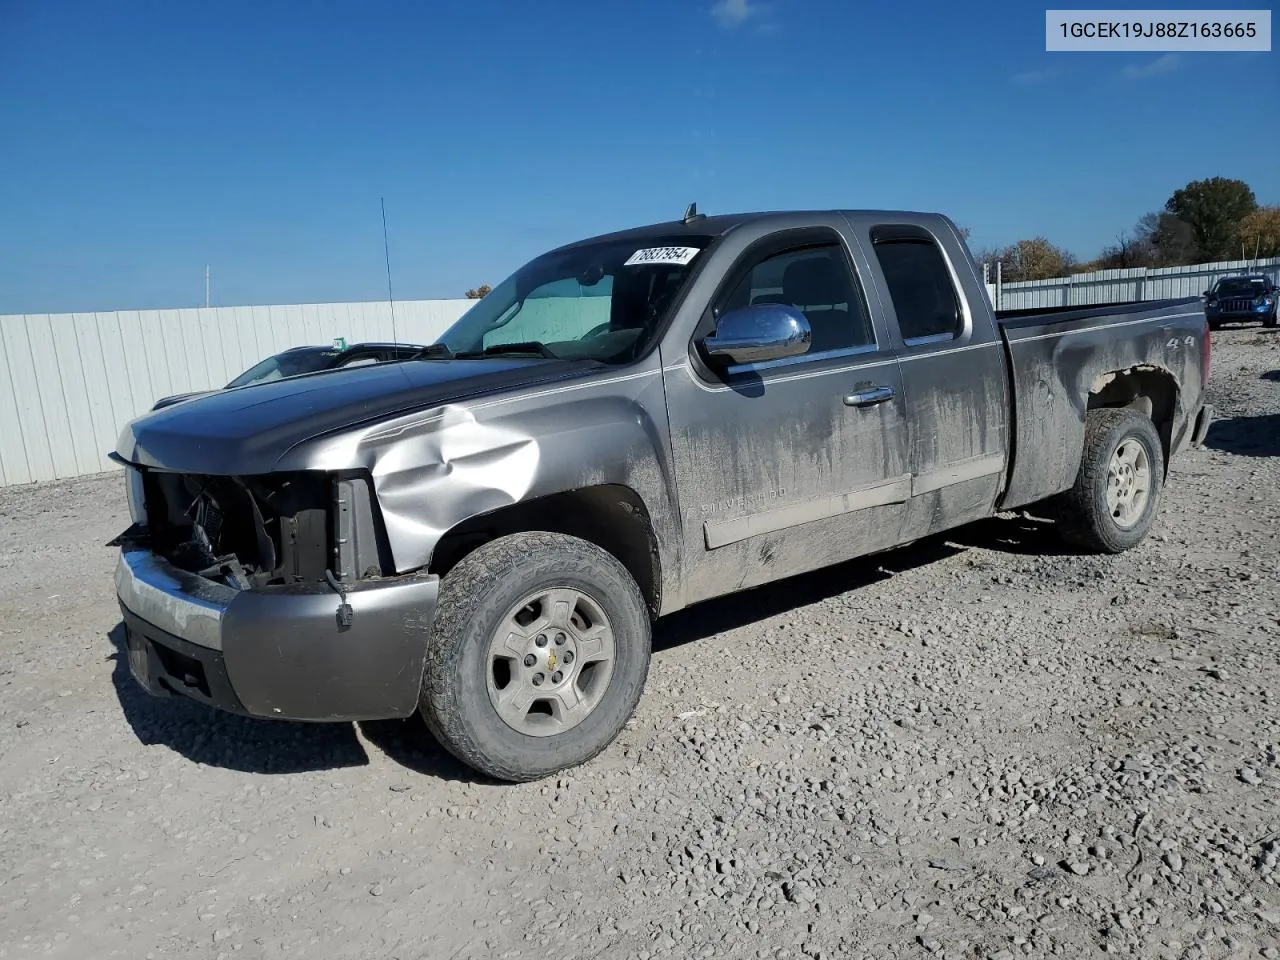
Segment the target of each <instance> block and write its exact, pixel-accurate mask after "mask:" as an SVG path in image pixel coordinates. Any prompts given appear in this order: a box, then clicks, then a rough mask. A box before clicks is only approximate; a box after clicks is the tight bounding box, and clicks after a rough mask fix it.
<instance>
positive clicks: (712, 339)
mask: <svg viewBox="0 0 1280 960" xmlns="http://www.w3.org/2000/svg"><path fill="white" fill-rule="evenodd" d="M812 340H813V332H812V331H811V330H810V329H809V321H808V320H806V319H805V317H804V314H803V313H801V312H800V311H799V310H797V309H796V308H795V307H789V306H787V305H785V304H781V303H761V304H756V305H754V306H750V307H739V308H738V309H737V310H730V311H729V312H728V313H726V314H725V315H724V316H722V317H721V318H720V321H719V323H718V324H717V325H716V330H715V333H713V334H711V335H709V336H707V337H704V338H703V340H702V348H703V350H705V351H706V353H707V359H708V360H710V361H711V362H713V363H717V364H722V365H725V366H729V365H732V364H737V363H759V362H761V361H763V360H781V359H783V358H785V357H797V356H799V355H800V354H802V353H807V352H808V350H809V344H810V343H811V342H812Z"/></svg>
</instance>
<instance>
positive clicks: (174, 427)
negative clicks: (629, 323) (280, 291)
mask: <svg viewBox="0 0 1280 960" xmlns="http://www.w3.org/2000/svg"><path fill="white" fill-rule="evenodd" d="M597 366H598V365H597V364H596V363H593V362H581V361H561V360H541V359H527V358H521V357H493V358H486V359H483V360H409V361H404V362H401V363H380V364H372V365H369V366H363V367H354V368H351V369H347V370H335V371H328V372H322V373H316V374H310V375H307V376H302V377H290V378H288V379H284V380H275V381H272V382H270V383H261V384H254V385H252V386H248V387H239V388H237V389H233V390H223V391H219V392H216V393H211V394H208V395H207V396H203V397H197V398H195V399H192V400H189V401H187V402H185V403H180V404H175V405H174V406H171V407H165V408H163V409H161V410H157V411H154V412H152V413H149V414H147V415H145V416H142V417H139V418H138V419H136V420H133V421H131V422H130V423H129V424H128V425H127V426H126V427H125V428H124V431H123V432H122V433H121V435H120V439H119V441H118V443H117V449H116V452H117V453H118V454H119V456H120V457H122V458H123V459H125V460H127V461H128V462H130V463H136V464H140V465H142V466H148V467H157V468H160V469H164V470H173V471H177V472H181V473H204V474H213V475H229V474H253V473H267V472H269V471H270V470H271V469H272V467H273V466H274V464H275V463H276V461H277V460H279V459H280V457H281V456H283V455H284V454H285V453H286V452H287V451H288V450H289V449H290V448H292V447H293V446H295V445H297V444H299V443H302V442H304V441H306V440H311V439H314V438H316V437H321V436H324V435H326V434H330V433H335V432H337V431H341V430H344V429H347V428H349V427H355V426H359V425H362V424H367V423H370V422H376V421H378V420H381V419H385V418H390V417H393V416H396V415H398V414H403V413H407V412H410V411H412V410H415V409H425V408H430V407H433V406H436V405H438V404H441V403H447V402H454V401H457V400H460V399H465V398H468V397H474V396H479V395H481V394H487V393H493V392H495V391H501V390H505V389H511V388H514V387H519V386H526V385H532V384H537V383H546V382H554V381H559V380H564V379H568V378H572V377H576V376H579V375H582V374H584V373H587V372H589V371H591V370H593V369H596V368H597Z"/></svg>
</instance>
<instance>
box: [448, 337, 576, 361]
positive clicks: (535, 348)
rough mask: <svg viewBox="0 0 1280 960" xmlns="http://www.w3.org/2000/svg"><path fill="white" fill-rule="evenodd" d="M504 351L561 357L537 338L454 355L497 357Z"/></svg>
mask: <svg viewBox="0 0 1280 960" xmlns="http://www.w3.org/2000/svg"><path fill="white" fill-rule="evenodd" d="M504 353H532V354H535V355H536V356H539V357H543V358H544V359H547V360H558V359H560V358H559V357H557V356H556V355H555V354H554V353H552V352H551V351H550V350H548V349H547V345H546V344H545V343H541V342H540V341H537V340H527V341H525V342H523V343H495V344H494V345H493V346H491V347H485V348H484V349H483V350H479V351H476V350H472V351H469V352H466V353H457V354H454V356H455V357H458V358H460V359H467V358H474V357H496V356H498V355H499V354H504Z"/></svg>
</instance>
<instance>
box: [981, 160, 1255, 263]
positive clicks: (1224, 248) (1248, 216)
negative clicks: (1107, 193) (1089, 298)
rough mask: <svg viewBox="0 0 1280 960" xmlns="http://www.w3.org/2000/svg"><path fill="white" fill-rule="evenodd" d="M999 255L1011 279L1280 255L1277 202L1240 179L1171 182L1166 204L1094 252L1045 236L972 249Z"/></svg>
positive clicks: (984, 255)
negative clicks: (1263, 201) (1264, 200)
mask: <svg viewBox="0 0 1280 960" xmlns="http://www.w3.org/2000/svg"><path fill="white" fill-rule="evenodd" d="M975 256H976V257H977V259H978V260H979V261H980V262H990V263H995V262H996V261H997V260H999V261H1000V262H1001V267H1000V273H1001V277H1002V278H1003V279H1004V280H1006V281H1009V282H1016V281H1018V280H1047V279H1049V278H1051V277H1062V276H1066V275H1067V274H1069V273H1088V272H1090V271H1092V270H1114V269H1118V268H1125V267H1180V266H1185V265H1187V264H1193V263H1212V262H1214V261H1217V260H1251V259H1254V258H1264V257H1280V206H1259V204H1258V199H1257V197H1256V196H1255V195H1254V192H1253V189H1252V188H1251V187H1250V186H1249V185H1248V184H1247V183H1245V182H1244V181H1243V180H1231V179H1228V178H1226V177H1212V178H1210V179H1208V180H1193V181H1192V182H1191V183H1188V184H1187V185H1186V186H1185V187H1182V188H1181V189H1178V190H1175V191H1174V192H1173V194H1172V195H1171V196H1170V197H1169V199H1168V200H1166V201H1165V204H1164V209H1162V210H1157V211H1153V212H1151V213H1147V214H1144V215H1143V216H1142V217H1141V218H1139V220H1138V222H1137V223H1136V224H1134V226H1132V227H1131V228H1129V229H1128V230H1122V231H1121V232H1120V233H1119V234H1118V235H1117V236H1116V239H1115V242H1114V243H1111V244H1109V245H1108V246H1107V247H1106V248H1104V249H1103V251H1102V253H1101V254H1100V255H1099V256H1098V257H1097V258H1096V259H1094V260H1089V261H1081V260H1079V259H1078V258H1077V257H1075V256H1074V255H1073V254H1072V253H1071V252H1070V251H1069V250H1066V249H1064V248H1062V247H1059V246H1056V245H1055V244H1053V243H1051V242H1050V241H1049V240H1048V239H1046V238H1045V237H1034V238H1032V239H1030V240H1019V241H1018V242H1017V243H1013V244H1010V245H1009V246H1007V247H1000V248H997V249H989V250H981V251H977V252H976V253H975Z"/></svg>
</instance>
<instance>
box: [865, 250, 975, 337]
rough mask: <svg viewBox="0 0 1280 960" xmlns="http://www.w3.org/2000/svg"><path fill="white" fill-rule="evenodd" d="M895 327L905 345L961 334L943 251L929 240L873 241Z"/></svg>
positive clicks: (957, 306)
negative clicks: (892, 310)
mask: <svg viewBox="0 0 1280 960" xmlns="http://www.w3.org/2000/svg"><path fill="white" fill-rule="evenodd" d="M875 251H876V259H877V260H879V262H880V269H881V270H882V271H883V272H884V279H885V283H886V284H888V287H889V296H890V298H891V299H892V300H893V309H894V312H895V313H896V314H897V315H898V328H899V330H900V331H901V333H902V339H903V340H904V341H905V342H906V343H908V344H916V343H931V342H934V341H940V340H951V339H954V338H955V337H958V336H960V334H961V333H963V332H964V312H963V311H962V310H961V309H960V298H959V297H958V296H957V295H956V288H955V285H954V284H953V283H952V282H951V272H950V270H948V269H947V263H946V261H945V260H944V259H943V256H942V251H941V250H940V249H938V245H937V244H936V243H934V242H933V241H932V240H926V239H922V238H915V237H912V238H893V239H887V240H878V241H876V242H875Z"/></svg>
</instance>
